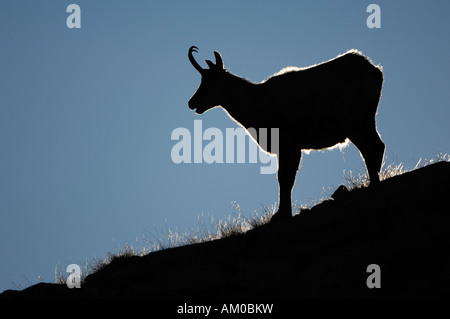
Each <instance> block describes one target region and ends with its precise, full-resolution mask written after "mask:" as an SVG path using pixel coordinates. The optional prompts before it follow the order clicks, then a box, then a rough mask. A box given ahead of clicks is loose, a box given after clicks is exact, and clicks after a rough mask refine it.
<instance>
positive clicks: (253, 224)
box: [55, 153, 450, 284]
mask: <svg viewBox="0 0 450 319" xmlns="http://www.w3.org/2000/svg"><path fill="white" fill-rule="evenodd" d="M442 161H446V162H449V161H450V155H449V154H443V153H439V154H438V155H436V156H435V157H434V158H433V159H431V160H424V159H422V158H421V159H420V160H419V161H418V162H417V164H416V165H415V167H414V168H413V169H409V168H405V167H404V165H403V163H399V164H394V163H392V164H389V165H385V163H383V166H382V170H381V173H380V178H381V180H385V179H388V178H391V177H394V176H397V175H401V174H404V173H405V172H409V171H411V170H415V169H418V168H421V167H424V166H427V165H430V164H433V163H437V162H442ZM344 180H345V182H346V184H347V185H346V186H347V188H348V189H349V190H353V189H357V188H362V187H367V186H368V176H367V173H366V172H365V171H364V172H358V173H353V172H352V171H349V172H345V171H344ZM328 191H329V190H328ZM328 191H326V192H328ZM323 200H324V198H322V199H321V200H319V201H312V202H310V203H308V204H306V205H297V204H295V205H294V208H293V211H294V212H296V213H297V214H298V213H299V212H300V211H301V210H302V209H305V208H310V207H312V206H314V205H316V204H318V203H320V202H321V201H323ZM232 207H233V211H232V214H231V215H229V216H228V217H227V218H226V219H219V220H218V221H215V220H214V217H212V216H209V217H207V216H205V215H204V214H201V215H199V216H198V225H199V226H198V230H197V231H185V232H183V233H179V232H178V230H175V231H174V230H171V229H170V228H167V227H166V229H165V234H164V233H161V231H159V230H158V229H155V231H154V233H149V232H147V233H146V234H144V236H143V240H144V241H145V242H146V244H145V245H144V247H143V248H136V247H133V246H130V245H125V247H124V248H120V247H119V248H118V249H117V252H115V253H109V254H108V256H107V257H106V258H103V259H101V258H100V259H99V258H96V259H95V260H94V261H93V262H91V263H88V262H85V264H84V266H83V268H84V269H82V279H84V278H85V277H86V276H87V275H88V274H91V273H95V272H97V271H99V270H100V269H102V268H103V267H105V266H106V265H108V264H109V263H111V262H112V261H113V260H115V259H118V258H129V257H132V256H143V255H146V254H148V253H150V252H154V251H159V250H163V249H168V248H174V247H180V246H184V245H192V244H198V243H203V242H208V241H212V240H216V239H221V238H226V237H230V236H237V235H240V234H243V233H245V232H247V231H249V230H251V229H254V228H257V227H259V226H262V225H264V224H267V223H268V222H270V219H271V218H272V216H273V214H274V212H275V206H274V205H271V206H262V207H261V208H260V209H259V210H258V211H255V212H253V214H250V216H248V217H247V216H245V214H244V213H243V212H242V211H241V208H240V206H239V204H238V203H236V202H232ZM66 279H67V273H66V272H65V268H63V269H62V271H61V269H59V270H58V269H57V267H56V268H55V283H61V284H65V282H66Z"/></svg>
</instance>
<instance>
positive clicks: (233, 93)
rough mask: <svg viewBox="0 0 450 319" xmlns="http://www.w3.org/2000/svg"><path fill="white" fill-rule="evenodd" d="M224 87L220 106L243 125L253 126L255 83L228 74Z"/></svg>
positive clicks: (255, 104) (255, 95)
mask: <svg viewBox="0 0 450 319" xmlns="http://www.w3.org/2000/svg"><path fill="white" fill-rule="evenodd" d="M225 87H226V90H225V94H224V101H223V104H222V107H223V108H224V109H225V110H226V111H227V113H228V114H229V115H230V116H231V117H232V118H233V119H234V120H236V121H237V122H239V123H240V124H241V125H243V126H244V127H246V128H249V127H255V123H254V119H255V108H256V106H257V103H256V102H257V101H256V98H257V94H256V84H254V83H251V82H249V81H247V80H246V79H243V78H240V77H238V76H235V75H232V74H229V76H228V77H227V78H226V80H225Z"/></svg>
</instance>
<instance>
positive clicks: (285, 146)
mask: <svg viewBox="0 0 450 319" xmlns="http://www.w3.org/2000/svg"><path fill="white" fill-rule="evenodd" d="M197 50H198V48H197V47H195V46H192V47H190V48H189V51H188V58H189V61H190V62H191V63H192V65H193V66H194V68H195V69H196V70H197V71H198V72H199V73H200V74H201V76H202V79H201V83H200V87H199V88H198V90H197V92H195V94H194V95H193V96H192V97H191V99H190V100H189V108H190V109H191V110H195V112H196V113H197V114H203V113H204V112H205V111H207V110H209V109H211V108H213V107H216V106H221V107H222V108H223V109H225V110H226V112H227V113H228V115H229V116H230V117H231V118H232V119H234V120H235V121H236V122H237V123H238V124H240V125H241V126H242V127H244V128H245V129H249V128H254V129H256V131H258V132H259V129H260V128H278V129H279V141H278V143H279V145H278V150H277V151H276V152H275V151H274V149H273V147H272V149H271V148H270V147H268V146H263V145H261V143H258V144H260V147H262V148H263V149H264V150H265V151H266V152H269V153H270V152H272V153H273V154H276V155H277V163H278V173H277V174H278V176H277V177H278V186H279V188H278V191H279V202H278V211H277V213H276V214H275V215H274V216H273V219H284V218H287V217H291V216H292V199H291V194H292V189H293V187H294V183H295V177H296V174H297V171H298V169H299V164H300V160H301V155H302V153H301V150H302V149H307V150H309V149H315V150H318V149H324V148H328V147H331V146H334V145H336V144H338V143H342V142H345V141H346V139H349V140H350V141H351V142H352V143H353V144H354V145H355V146H356V147H357V148H358V149H359V151H360V153H361V156H362V157H363V159H364V161H365V164H366V168H367V171H368V173H369V179H370V183H371V185H373V184H375V183H378V182H379V181H380V180H379V176H378V173H379V171H380V169H381V165H382V160H383V155H384V150H385V145H384V143H383V141H382V140H381V138H380V135H379V134H378V131H377V128H376V120H375V116H376V113H377V108H378V103H379V100H380V96H381V88H382V85H383V73H382V70H381V68H380V67H378V66H375V65H374V64H373V63H372V62H371V61H370V59H369V58H367V57H365V56H364V55H362V53H361V52H359V51H357V50H350V51H348V52H346V53H345V54H342V55H340V56H338V57H336V58H334V59H331V60H329V61H326V62H323V63H320V64H317V65H313V66H310V67H306V68H294V67H288V68H285V69H283V70H281V71H280V72H278V73H276V74H274V75H273V76H271V77H269V78H268V79H267V80H265V81H263V82H261V83H258V84H255V83H251V82H249V81H248V80H246V79H243V78H240V77H238V76H236V75H233V74H231V73H229V72H228V71H227V70H226V69H224V64H223V60H222V56H221V54H220V53H219V52H217V51H214V55H215V58H216V63H215V64H214V63H213V62H211V61H210V60H206V64H207V65H208V66H209V69H204V68H202V67H201V66H200V65H199V64H198V63H197V62H196V61H195V59H194V57H193V52H198V51H197ZM280 154H281V155H280Z"/></svg>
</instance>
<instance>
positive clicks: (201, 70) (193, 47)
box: [188, 46, 203, 74]
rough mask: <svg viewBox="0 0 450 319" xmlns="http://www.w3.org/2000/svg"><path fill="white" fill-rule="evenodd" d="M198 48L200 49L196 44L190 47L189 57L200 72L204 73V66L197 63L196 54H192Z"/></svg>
mask: <svg viewBox="0 0 450 319" xmlns="http://www.w3.org/2000/svg"><path fill="white" fill-rule="evenodd" d="M197 50H198V48H197V47H196V46H192V47H190V48H189V53H188V57H189V61H191V63H192V65H193V66H194V68H195V69H196V70H197V71H198V72H200V74H203V68H202V67H201V66H200V65H199V64H198V63H197V61H195V59H194V56H193V55H192V52H198V51H197Z"/></svg>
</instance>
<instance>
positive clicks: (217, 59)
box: [214, 51, 223, 69]
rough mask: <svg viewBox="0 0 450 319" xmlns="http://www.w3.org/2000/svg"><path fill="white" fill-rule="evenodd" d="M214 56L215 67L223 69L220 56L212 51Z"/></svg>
mask: <svg viewBox="0 0 450 319" xmlns="http://www.w3.org/2000/svg"><path fill="white" fill-rule="evenodd" d="M214 55H215V57H216V67H218V68H219V69H223V61H222V56H221V55H220V53H219V52H217V51H214Z"/></svg>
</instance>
